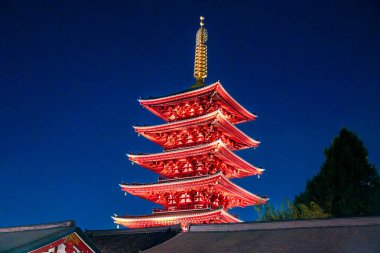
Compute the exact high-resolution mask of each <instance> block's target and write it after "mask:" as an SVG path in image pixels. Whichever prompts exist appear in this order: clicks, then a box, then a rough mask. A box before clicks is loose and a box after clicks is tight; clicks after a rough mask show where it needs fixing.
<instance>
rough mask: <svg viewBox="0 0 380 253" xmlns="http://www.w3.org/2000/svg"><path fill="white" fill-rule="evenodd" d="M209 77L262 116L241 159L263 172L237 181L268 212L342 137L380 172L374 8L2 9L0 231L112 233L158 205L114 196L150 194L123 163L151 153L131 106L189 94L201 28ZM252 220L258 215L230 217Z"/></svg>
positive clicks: (164, 5) (91, 5)
mask: <svg viewBox="0 0 380 253" xmlns="http://www.w3.org/2000/svg"><path fill="white" fill-rule="evenodd" d="M200 15H204V16H205V17H206V20H205V23H206V25H205V26H206V28H207V29H208V32H209V41H208V55H209V77H208V78H207V79H206V81H207V83H212V82H214V81H217V80H220V81H221V82H222V84H223V85H224V87H225V88H226V89H227V90H228V91H229V93H230V94H231V95H232V96H233V97H234V98H236V99H237V100H238V101H239V102H240V103H241V104H242V105H243V106H245V107H246V108H247V109H249V110H251V111H252V112H255V113H257V114H258V115H259V118H258V119H257V120H256V121H254V122H251V123H245V124H240V125H239V127H240V128H241V129H242V130H244V131H245V132H246V133H247V134H248V135H250V136H252V137H253V138H258V139H260V140H261V141H262V145H261V146H260V147H259V148H258V149H257V150H255V151H253V150H245V151H240V152H239V155H241V156H242V157H243V158H245V159H246V160H248V161H249V162H251V163H253V164H255V165H257V166H263V167H264V168H266V169H267V170H266V172H265V174H264V175H263V176H262V177H261V178H260V179H257V177H249V178H244V179H239V180H235V182H237V183H238V184H239V185H241V186H243V187H245V188H246V189H248V190H250V191H252V192H254V193H257V194H261V195H268V196H269V197H270V198H271V202H272V203H273V204H275V205H277V204H278V203H280V202H281V201H282V200H285V199H286V198H289V199H292V198H293V197H294V195H295V194H297V193H299V192H300V191H302V190H303V189H304V187H305V183H306V180H307V179H308V178H310V177H312V176H313V175H314V174H315V173H317V172H318V170H319V168H320V166H321V164H322V163H323V161H324V156H323V150H324V148H326V147H328V146H329V145H330V143H331V140H332V139H333V138H334V136H336V135H337V133H338V132H339V129H340V128H341V127H343V126H346V127H348V128H349V129H350V130H352V131H354V132H355V133H357V134H358V135H359V137H360V138H361V139H362V140H363V141H364V143H365V145H366V147H367V148H368V150H369V160H370V162H371V163H373V164H375V165H377V167H378V166H379V165H380V154H379V150H380V131H379V129H380V106H379V100H380V87H379V84H380V46H379V45H380V4H379V2H378V1H376V0H373V1H370V0H364V1H290V2H289V1H264V0H262V1H247V2H244V1H229V2H228V1H170V2H167V1H112V2H111V3H110V1H10V0H9V1H4V0H3V1H0V117H1V119H0V217H1V218H0V226H10V225H19V224H30V223H40V222H50V221H57V220H65V219H75V220H76V221H77V223H78V225H79V226H81V227H82V228H88V229H100V228H114V227H115V226H114V225H113V223H112V220H111V219H110V216H111V215H112V214H113V213H117V214H119V215H122V214H147V213H150V212H151V209H152V207H154V205H153V204H152V203H150V202H148V201H145V200H142V199H138V198H136V197H134V196H131V195H128V196H127V197H125V196H124V195H123V193H122V192H121V190H120V188H119V186H118V183H120V182H121V181H122V180H123V181H126V182H154V181H156V180H157V175H155V174H154V173H152V172H150V171H148V170H146V169H144V168H141V167H138V166H131V163H130V162H129V161H128V159H127V157H126V156H125V153H127V152H158V151H160V147H159V146H157V145H155V144H153V143H150V142H149V141H148V140H146V139H144V138H143V137H137V135H136V134H135V133H134V131H133V129H132V127H131V126H132V125H134V124H158V123H162V121H161V120H160V119H158V118H157V117H156V116H154V115H153V114H151V113H149V112H148V111H147V110H145V109H143V108H142V107H141V106H139V104H138V102H137V100H136V99H137V98H139V97H140V96H142V97H144V96H145V97H146V96H160V95H166V94H169V93H173V92H177V91H180V90H184V89H187V88H189V87H190V85H192V84H193V83H194V80H193V77H192V72H193V57H194V46H195V32H196V31H197V29H198V26H199V16H200ZM232 212H233V213H236V214H238V215H240V218H242V219H243V220H253V219H255V217H256V215H255V211H254V209H253V208H252V207H248V208H245V209H233V210H232Z"/></svg>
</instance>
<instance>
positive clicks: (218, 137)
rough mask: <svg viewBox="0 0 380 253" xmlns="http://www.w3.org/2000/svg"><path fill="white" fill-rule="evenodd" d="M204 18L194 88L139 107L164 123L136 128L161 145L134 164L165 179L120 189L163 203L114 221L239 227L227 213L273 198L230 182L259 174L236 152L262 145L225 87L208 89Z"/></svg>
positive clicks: (138, 224) (135, 159) (131, 224)
mask: <svg viewBox="0 0 380 253" xmlns="http://www.w3.org/2000/svg"><path fill="white" fill-rule="evenodd" d="M203 20H204V18H203V17H201V23H200V28H199V30H198V32H197V34H196V48H195V64H194V77H195V79H196V83H195V84H194V85H193V86H192V87H191V89H190V90H187V91H184V92H181V93H176V94H174V95H168V96H164V97H159V98H149V99H140V100H139V102H140V104H141V105H142V106H143V107H145V108H146V109H148V110H149V111H151V112H152V113H154V114H155V115H157V116H158V117H160V118H162V119H163V120H164V121H166V122H167V123H165V124H162V125H157V126H135V127H134V129H135V131H136V132H137V133H138V134H139V135H142V136H144V137H146V138H147V139H149V140H151V141H153V142H155V143H157V144H158V145H160V146H162V147H163V149H164V151H163V152H162V153H156V154H129V155H128V157H129V159H130V160H131V161H132V162H133V163H136V164H138V165H140V166H142V167H145V168H147V169H149V170H151V171H153V172H156V173H158V174H159V175H160V177H159V181H158V182H157V183H143V184H125V183H122V184H120V187H121V189H122V190H123V191H125V192H128V193H131V194H133V195H135V196H138V197H141V198H144V199H147V200H149V201H152V202H155V203H157V204H159V205H162V206H163V208H162V209H154V210H153V213H152V214H149V215H141V216H129V215H125V216H117V215H115V216H113V217H112V218H113V220H114V222H115V223H116V224H120V225H123V226H126V227H129V228H141V227H154V226H168V225H174V224H181V226H182V228H183V230H184V231H186V229H187V226H188V225H189V224H199V223H228V222H241V220H239V219H238V218H237V217H236V216H235V215H232V214H230V213H228V211H227V210H228V209H230V208H233V207H245V206H249V205H256V204H263V203H266V201H267V200H268V199H267V198H264V197H259V196H257V195H255V194H252V193H250V192H248V191H246V190H245V189H243V188H241V187H239V186H238V185H236V184H234V183H233V182H231V180H230V179H231V178H241V177H246V176H252V175H260V174H262V173H263V169H260V168H257V167H255V166H253V165H252V164H250V163H248V162H247V161H245V160H243V159H242V158H240V157H239V156H237V155H236V154H235V153H234V152H233V151H235V150H240V149H245V148H251V147H257V146H258V145H259V141H257V140H254V139H252V138H250V137H248V136H247V135H246V134H244V133H243V132H242V131H240V130H239V129H238V128H237V127H236V126H235V124H238V123H242V122H246V121H250V120H254V119H255V118H256V115H254V114H252V113H250V112H249V111H248V110H246V109H245V108H244V107H243V106H241V105H240V104H239V103H238V102H237V101H236V100H235V99H233V98H232V97H231V96H230V95H229V94H228V93H227V91H226V90H225V89H224V88H223V87H222V85H221V84H220V82H216V83H213V84H211V85H207V86H206V85H205V84H204V79H205V78H206V77H207V46H206V41H207V31H206V29H205V28H204V23H203Z"/></svg>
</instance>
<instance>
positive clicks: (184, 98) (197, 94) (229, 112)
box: [138, 81, 257, 124]
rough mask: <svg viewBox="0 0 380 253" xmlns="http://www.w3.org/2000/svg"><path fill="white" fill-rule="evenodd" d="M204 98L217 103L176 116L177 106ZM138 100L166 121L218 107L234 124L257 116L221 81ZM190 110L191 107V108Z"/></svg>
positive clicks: (200, 100) (210, 110)
mask: <svg viewBox="0 0 380 253" xmlns="http://www.w3.org/2000/svg"><path fill="white" fill-rule="evenodd" d="M203 100H206V101H207V100H208V101H215V102H216V105H215V106H213V107H211V108H203V110H200V111H196V112H194V113H193V114H191V113H189V115H183V116H181V115H177V116H176V115H175V113H174V112H173V110H175V107H177V106H180V105H181V104H183V103H185V105H184V106H185V107H186V102H187V103H189V102H195V103H199V102H202V101H203ZM138 101H139V102H140V104H141V105H142V106H144V107H145V108H146V109H148V110H149V111H151V112H152V113H154V114H155V115H157V116H158V117H160V118H162V119H163V120H165V121H174V120H178V119H184V118H191V117H195V116H199V115H202V114H204V110H206V113H210V112H213V111H216V110H218V109H220V110H221V111H222V112H223V114H224V115H226V117H227V118H228V119H229V120H230V121H231V122H232V123H233V124H238V123H242V122H246V121H250V120H254V119H256V118H257V116H256V115H255V114H253V113H251V112H249V111H248V110H247V109H245V108H244V107H243V106H242V105H240V104H239V103H238V102H237V101H236V100H235V99H234V98H233V97H232V96H231V95H230V94H229V93H228V92H227V91H226V90H225V89H224V88H223V86H222V84H221V83H220V82H219V81H218V82H215V83H213V84H211V85H208V86H204V87H202V88H198V89H191V90H187V91H184V92H181V93H176V94H174V95H168V96H164V97H158V98H146V99H139V100H138ZM166 108H169V109H170V110H166ZM171 108H173V109H171ZM189 110H191V109H190V108H189ZM171 112H172V113H171Z"/></svg>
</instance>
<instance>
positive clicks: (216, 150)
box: [128, 140, 264, 178]
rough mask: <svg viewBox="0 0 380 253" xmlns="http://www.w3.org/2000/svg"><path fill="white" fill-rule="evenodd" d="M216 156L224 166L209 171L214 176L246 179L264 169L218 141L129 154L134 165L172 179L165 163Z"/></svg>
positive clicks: (260, 172)
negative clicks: (168, 149)
mask: <svg viewBox="0 0 380 253" xmlns="http://www.w3.org/2000/svg"><path fill="white" fill-rule="evenodd" d="M204 155H207V156H211V155H212V156H215V157H217V158H219V159H220V160H221V161H222V164H220V166H219V167H218V168H215V171H214V172H213V171H209V173H211V174H214V173H215V172H218V171H219V170H220V171H222V172H223V174H224V175H226V176H227V177H229V178H236V177H245V176H252V175H258V174H259V175H260V174H262V173H263V171H264V169H261V168H258V167H255V166H253V165H252V164H250V163H248V162H247V161H245V160H244V159H242V158H241V157H239V156H237V155H236V154H235V153H234V152H232V151H231V150H229V149H228V148H227V146H226V145H225V144H224V143H223V142H222V141H221V140H217V141H215V142H212V143H208V144H204V145H199V146H195V147H189V148H183V149H176V150H173V151H167V152H164V153H156V154H145V155H144V154H136V155H132V154H129V155H128V157H129V159H130V160H131V161H133V162H134V163H137V164H138V165H140V166H142V167H145V168H147V169H149V170H152V171H154V172H156V173H158V174H160V175H163V176H165V177H168V178H171V177H173V174H172V173H173V172H172V171H167V170H165V168H164V162H165V161H169V162H171V161H173V160H184V161H186V159H187V160H191V159H192V158H193V157H199V156H204Z"/></svg>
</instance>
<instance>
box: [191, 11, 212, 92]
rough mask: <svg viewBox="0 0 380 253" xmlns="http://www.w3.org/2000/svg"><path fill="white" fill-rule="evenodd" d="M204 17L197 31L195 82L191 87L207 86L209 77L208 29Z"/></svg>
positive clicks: (201, 18)
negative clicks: (206, 79) (206, 81)
mask: <svg viewBox="0 0 380 253" xmlns="http://www.w3.org/2000/svg"><path fill="white" fill-rule="evenodd" d="M204 19H205V18H204V17H203V16H201V17H200V21H201V22H200V28H199V29H198V31H197V34H196V39H195V60H194V78H195V81H196V82H195V84H194V85H192V86H191V88H199V87H202V86H205V83H204V81H205V78H206V77H207V45H206V42H207V37H208V34H207V30H206V28H204Z"/></svg>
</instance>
